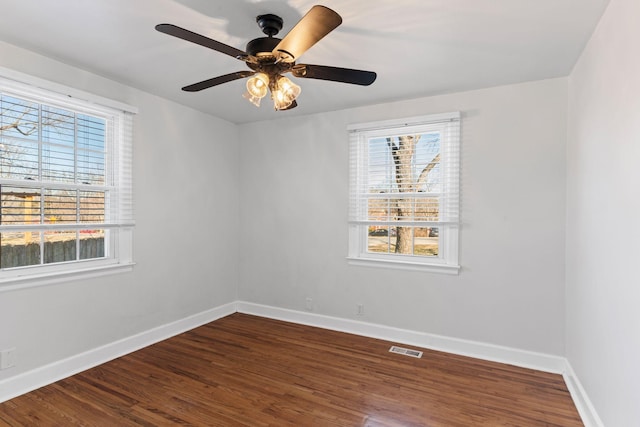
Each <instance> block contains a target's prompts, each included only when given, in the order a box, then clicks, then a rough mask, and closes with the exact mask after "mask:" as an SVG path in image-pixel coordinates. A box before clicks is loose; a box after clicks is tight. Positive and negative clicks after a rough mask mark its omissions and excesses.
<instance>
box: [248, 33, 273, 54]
mask: <svg viewBox="0 0 640 427" xmlns="http://www.w3.org/2000/svg"><path fill="white" fill-rule="evenodd" d="M278 43H280V39H279V38H277V37H260V38H257V39H253V40H251V41H250V42H249V43H247V48H246V49H245V50H246V51H247V53H248V54H249V55H252V56H256V57H260V56H265V55H269V56H273V54H272V53H271V52H272V51H273V49H275V48H276V46H278ZM261 54H262V55H261Z"/></svg>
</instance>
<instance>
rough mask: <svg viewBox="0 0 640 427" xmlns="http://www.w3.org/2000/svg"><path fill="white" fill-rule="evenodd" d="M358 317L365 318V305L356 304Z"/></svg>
mask: <svg viewBox="0 0 640 427" xmlns="http://www.w3.org/2000/svg"><path fill="white" fill-rule="evenodd" d="M356 315H358V316H364V304H356Z"/></svg>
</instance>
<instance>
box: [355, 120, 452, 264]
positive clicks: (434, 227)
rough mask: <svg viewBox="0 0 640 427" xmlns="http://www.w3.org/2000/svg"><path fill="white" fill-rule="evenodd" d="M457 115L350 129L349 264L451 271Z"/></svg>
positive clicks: (361, 125) (358, 126) (364, 125)
mask: <svg viewBox="0 0 640 427" xmlns="http://www.w3.org/2000/svg"><path fill="white" fill-rule="evenodd" d="M459 130H460V113H449V114H441V115H434V116H425V117H414V118H410V119H404V120H394V121H386V122H377V123H365V124H360V125H353V126H350V127H349V132H350V170H351V183H350V193H351V194H350V204H349V210H350V215H349V230H350V231H349V259H350V260H351V261H352V262H354V263H362V264H367V265H374V266H383V265H386V266H392V267H401V268H414V269H415V268H418V269H425V270H432V271H442V272H450V273H456V272H457V271H458V268H459V266H458V219H459V218H458V217H459V214H458V211H459V202H458V199H459V157H460V131H459Z"/></svg>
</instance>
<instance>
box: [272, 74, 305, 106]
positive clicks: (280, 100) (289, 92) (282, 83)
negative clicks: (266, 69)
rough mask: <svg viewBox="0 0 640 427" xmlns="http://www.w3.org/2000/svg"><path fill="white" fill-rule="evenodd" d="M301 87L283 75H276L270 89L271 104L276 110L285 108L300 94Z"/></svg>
mask: <svg viewBox="0 0 640 427" xmlns="http://www.w3.org/2000/svg"><path fill="white" fill-rule="evenodd" d="M300 92H302V89H300V86H298V85H297V84H295V83H293V82H292V81H291V80H289V79H288V78H286V77H284V76H279V77H277V80H276V82H275V84H274V89H273V90H272V93H271V97H272V98H273V106H274V107H275V109H276V110H286V109H287V108H288V107H289V106H291V104H292V103H293V101H295V99H296V98H297V97H298V95H300Z"/></svg>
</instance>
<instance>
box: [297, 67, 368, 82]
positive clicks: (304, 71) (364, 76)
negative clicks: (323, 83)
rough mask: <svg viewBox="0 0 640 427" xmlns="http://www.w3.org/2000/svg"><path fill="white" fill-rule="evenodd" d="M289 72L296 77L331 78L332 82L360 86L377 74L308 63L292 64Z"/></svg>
mask: <svg viewBox="0 0 640 427" xmlns="http://www.w3.org/2000/svg"><path fill="white" fill-rule="evenodd" d="M291 73H293V75H294V76H296V77H302V78H307V79H320V80H331V81H333V82H341V83H351V84H355V85H361V86H369V85H370V84H371V83H373V82H374V81H376V77H377V74H376V73H374V72H373V71H363V70H353V69H351V68H340V67H328V66H326V65H310V64H298V65H294V67H293V68H292V69H291Z"/></svg>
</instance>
